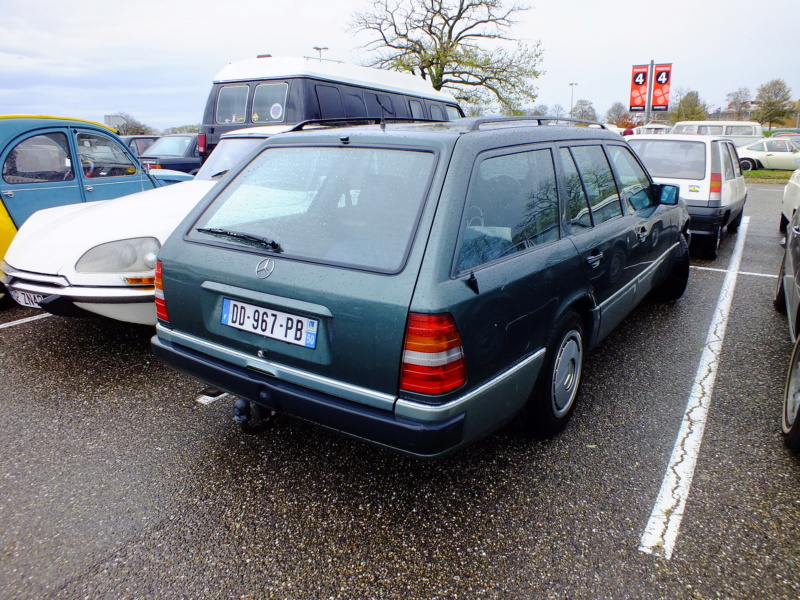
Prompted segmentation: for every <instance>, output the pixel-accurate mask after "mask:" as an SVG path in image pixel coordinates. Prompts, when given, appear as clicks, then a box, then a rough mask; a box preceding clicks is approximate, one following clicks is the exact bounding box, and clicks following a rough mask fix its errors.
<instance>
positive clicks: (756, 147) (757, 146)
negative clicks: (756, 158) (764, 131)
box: [747, 142, 765, 152]
mask: <svg viewBox="0 0 800 600" xmlns="http://www.w3.org/2000/svg"><path fill="white" fill-rule="evenodd" d="M747 149H748V150H753V151H754V152H764V150H765V147H764V142H758V143H757V144H750V145H749V146H748V147H747Z"/></svg>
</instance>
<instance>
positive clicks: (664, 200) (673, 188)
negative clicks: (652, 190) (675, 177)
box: [659, 183, 681, 206]
mask: <svg viewBox="0 0 800 600" xmlns="http://www.w3.org/2000/svg"><path fill="white" fill-rule="evenodd" d="M680 191H681V189H680V188H679V187H678V186H677V185H669V184H667V183H662V184H661V196H660V199H659V202H660V203H661V204H668V205H670V206H675V205H676V204H678V197H679V196H680Z"/></svg>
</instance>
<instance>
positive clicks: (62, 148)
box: [3, 133, 75, 184]
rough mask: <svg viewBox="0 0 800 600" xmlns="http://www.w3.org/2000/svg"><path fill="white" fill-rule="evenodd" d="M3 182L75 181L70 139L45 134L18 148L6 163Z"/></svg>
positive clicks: (27, 141)
mask: <svg viewBox="0 0 800 600" xmlns="http://www.w3.org/2000/svg"><path fill="white" fill-rule="evenodd" d="M3 179H4V180H5V181H6V182H8V183H11V184H19V183H39V182H42V181H71V180H73V179H75V172H74V171H73V170H72V162H71V161H70V158H69V145H68V142H67V136H66V135H65V134H63V133H43V134H41V135H35V136H33V137H29V138H27V139H25V140H23V141H22V142H20V143H19V144H17V145H16V146H15V147H14V148H13V149H12V150H11V152H9V153H8V156H7V157H6V160H5V161H4V162H3Z"/></svg>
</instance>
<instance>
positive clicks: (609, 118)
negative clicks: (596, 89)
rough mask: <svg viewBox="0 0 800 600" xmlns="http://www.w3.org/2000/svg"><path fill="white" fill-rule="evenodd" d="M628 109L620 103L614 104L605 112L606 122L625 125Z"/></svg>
mask: <svg viewBox="0 0 800 600" xmlns="http://www.w3.org/2000/svg"><path fill="white" fill-rule="evenodd" d="M627 116H628V108H627V107H626V106H625V105H624V104H623V103H622V102H614V104H612V105H611V108H609V109H608V112H606V122H607V123H613V124H614V125H620V123H622V122H623V121H625V122H626V124H627V122H628V121H627V119H626V118H627Z"/></svg>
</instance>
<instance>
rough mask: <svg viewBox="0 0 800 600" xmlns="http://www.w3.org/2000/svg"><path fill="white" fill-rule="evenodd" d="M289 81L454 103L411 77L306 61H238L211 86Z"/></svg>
mask: <svg viewBox="0 0 800 600" xmlns="http://www.w3.org/2000/svg"><path fill="white" fill-rule="evenodd" d="M291 77H313V78H314V79H322V80H326V81H335V82H338V83H346V84H351V85H357V86H361V87H366V88H372V89H377V90H384V91H387V92H396V93H400V94H409V95H413V96H422V97H424V98H428V99H430V100H437V101H439V102H449V103H451V104H456V103H457V102H456V99H455V98H454V97H453V96H452V95H450V94H448V93H446V92H438V91H436V90H435V89H433V87H432V86H431V84H430V83H429V82H428V81H426V80H425V79H422V78H421V77H417V76H415V75H411V74H410V73H400V72H397V71H387V70H385V69H374V68H372V67H360V66H358V65H349V64H346V63H342V62H336V61H330V60H321V59H317V58H309V57H305V58H295V57H286V56H277V57H273V56H264V57H258V58H246V59H244V60H237V61H235V62H232V63H229V64H228V65H226V66H225V67H223V68H222V69H221V70H220V71H219V73H217V74H216V75H215V76H214V83H222V82H233V81H253V80H258V79H286V78H291Z"/></svg>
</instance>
